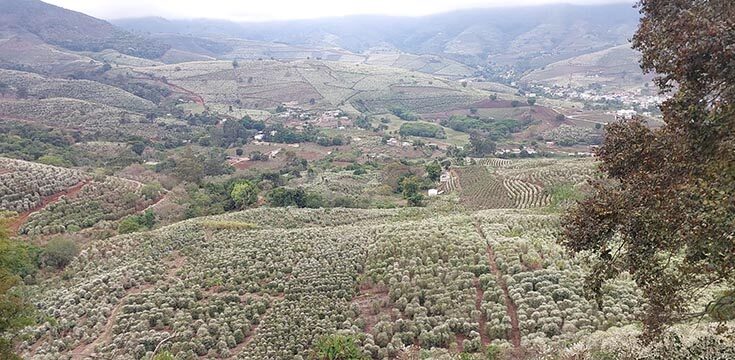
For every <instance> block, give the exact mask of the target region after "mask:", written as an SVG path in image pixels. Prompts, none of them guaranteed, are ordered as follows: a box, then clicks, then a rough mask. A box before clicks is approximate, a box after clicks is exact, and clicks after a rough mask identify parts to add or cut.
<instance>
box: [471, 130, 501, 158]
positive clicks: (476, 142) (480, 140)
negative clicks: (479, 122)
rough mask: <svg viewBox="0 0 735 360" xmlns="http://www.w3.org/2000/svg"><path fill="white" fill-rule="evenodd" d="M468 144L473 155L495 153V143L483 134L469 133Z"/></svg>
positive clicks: (482, 155)
mask: <svg viewBox="0 0 735 360" xmlns="http://www.w3.org/2000/svg"><path fill="white" fill-rule="evenodd" d="M469 145H470V146H469V147H470V149H471V151H472V155H473V156H477V157H484V156H487V155H492V154H494V153H495V148H496V144H495V142H494V141H493V140H492V137H488V136H485V135H483V134H481V133H477V132H473V133H471V134H470V144H469Z"/></svg>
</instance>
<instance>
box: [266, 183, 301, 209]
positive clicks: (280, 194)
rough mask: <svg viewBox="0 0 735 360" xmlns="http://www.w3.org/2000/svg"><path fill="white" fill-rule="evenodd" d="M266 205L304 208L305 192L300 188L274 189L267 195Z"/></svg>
mask: <svg viewBox="0 0 735 360" xmlns="http://www.w3.org/2000/svg"><path fill="white" fill-rule="evenodd" d="M268 203H269V204H270V205H271V206H276V207H286V206H298V207H300V208H302V207H306V192H305V191H304V189H302V188H298V189H286V188H282V187H280V188H276V189H273V190H272V191H271V192H270V193H268Z"/></svg>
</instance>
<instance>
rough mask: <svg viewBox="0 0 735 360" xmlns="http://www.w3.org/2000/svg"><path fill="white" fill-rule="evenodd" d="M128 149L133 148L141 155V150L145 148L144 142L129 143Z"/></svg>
mask: <svg viewBox="0 0 735 360" xmlns="http://www.w3.org/2000/svg"><path fill="white" fill-rule="evenodd" d="M130 149H131V150H133V152H134V153H135V154H136V155H138V156H140V155H143V151H144V150H145V143H144V142H142V141H136V142H134V143H132V144H131V147H130Z"/></svg>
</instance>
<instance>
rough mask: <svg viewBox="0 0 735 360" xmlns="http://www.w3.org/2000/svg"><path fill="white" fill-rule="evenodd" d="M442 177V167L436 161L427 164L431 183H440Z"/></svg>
mask: <svg viewBox="0 0 735 360" xmlns="http://www.w3.org/2000/svg"><path fill="white" fill-rule="evenodd" d="M441 175H442V167H441V165H439V163H438V162H436V161H434V162H432V163H429V164H426V176H428V177H429V179H430V180H431V181H438V180H439V177H441Z"/></svg>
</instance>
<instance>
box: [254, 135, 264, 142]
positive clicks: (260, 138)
mask: <svg viewBox="0 0 735 360" xmlns="http://www.w3.org/2000/svg"><path fill="white" fill-rule="evenodd" d="M264 138H265V135H264V134H258V135H255V136H253V139H255V140H258V141H263V139H264Z"/></svg>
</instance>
